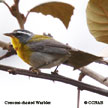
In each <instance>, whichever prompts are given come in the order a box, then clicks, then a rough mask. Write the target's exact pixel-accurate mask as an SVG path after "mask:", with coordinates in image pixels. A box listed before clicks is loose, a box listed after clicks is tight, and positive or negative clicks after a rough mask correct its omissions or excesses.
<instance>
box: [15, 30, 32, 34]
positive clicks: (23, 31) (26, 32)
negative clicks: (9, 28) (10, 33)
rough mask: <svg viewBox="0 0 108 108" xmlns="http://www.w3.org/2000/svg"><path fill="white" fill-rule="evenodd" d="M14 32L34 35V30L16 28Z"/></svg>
mask: <svg viewBox="0 0 108 108" xmlns="http://www.w3.org/2000/svg"><path fill="white" fill-rule="evenodd" d="M14 33H21V34H25V35H32V34H33V33H32V32H29V31H26V30H16V31H14Z"/></svg>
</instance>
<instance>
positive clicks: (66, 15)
mask: <svg viewBox="0 0 108 108" xmlns="http://www.w3.org/2000/svg"><path fill="white" fill-rule="evenodd" d="M73 9H74V7H73V6H71V5H70V4H67V3H62V2H48V3H43V4H40V5H38V6H36V7H34V8H32V9H31V10H30V12H41V13H43V14H44V15H52V16H53V17H56V18H59V19H60V20H61V21H62V22H63V24H64V25H65V26H66V28H67V27H68V25H69V21H70V18H71V16H72V14H73Z"/></svg>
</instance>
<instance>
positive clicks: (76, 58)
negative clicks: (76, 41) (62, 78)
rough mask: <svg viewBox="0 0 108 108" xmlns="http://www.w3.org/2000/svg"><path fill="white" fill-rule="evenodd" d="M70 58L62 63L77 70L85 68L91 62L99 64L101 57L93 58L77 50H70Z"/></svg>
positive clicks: (91, 55) (93, 56)
mask: <svg viewBox="0 0 108 108" xmlns="http://www.w3.org/2000/svg"><path fill="white" fill-rule="evenodd" d="M70 54H71V57H70V58H69V59H68V60H67V61H66V62H64V64H65V65H69V66H72V67H74V69H79V68H81V67H83V66H86V65H88V64H90V63H92V62H101V61H102V59H103V58H102V57H98V56H95V55H93V54H89V53H86V52H83V51H79V50H72V49H71V50H70Z"/></svg>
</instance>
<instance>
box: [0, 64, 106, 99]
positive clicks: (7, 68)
mask: <svg viewBox="0 0 108 108" xmlns="http://www.w3.org/2000/svg"><path fill="white" fill-rule="evenodd" d="M0 70H3V71H6V72H9V73H11V74H14V75H16V74H19V75H25V76H30V77H36V78H42V79H47V80H53V81H60V82H63V83H66V84H70V85H73V86H77V87H78V88H79V89H81V90H87V91H91V92H94V93H98V94H101V95H103V96H107V97H108V90H105V89H102V88H99V87H95V86H92V85H89V84H85V83H82V82H80V81H76V80H73V79H70V78H66V77H64V76H61V75H55V74H47V73H42V72H41V73H39V74H36V73H34V72H31V71H29V70H25V69H19V68H15V67H10V66H4V65H0Z"/></svg>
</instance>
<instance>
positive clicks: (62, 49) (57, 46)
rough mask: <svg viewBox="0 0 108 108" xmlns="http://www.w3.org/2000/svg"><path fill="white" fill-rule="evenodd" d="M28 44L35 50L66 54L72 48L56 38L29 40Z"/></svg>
mask: <svg viewBox="0 0 108 108" xmlns="http://www.w3.org/2000/svg"><path fill="white" fill-rule="evenodd" d="M26 45H27V46H28V47H29V48H30V50H32V51H34V52H35V51H37V52H43V53H49V54H61V55H66V54H69V51H68V49H70V47H69V46H67V45H64V44H62V43H60V42H58V41H56V40H54V39H46V40H40V41H33V42H28V43H27V44H26Z"/></svg>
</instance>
